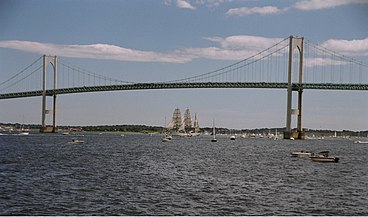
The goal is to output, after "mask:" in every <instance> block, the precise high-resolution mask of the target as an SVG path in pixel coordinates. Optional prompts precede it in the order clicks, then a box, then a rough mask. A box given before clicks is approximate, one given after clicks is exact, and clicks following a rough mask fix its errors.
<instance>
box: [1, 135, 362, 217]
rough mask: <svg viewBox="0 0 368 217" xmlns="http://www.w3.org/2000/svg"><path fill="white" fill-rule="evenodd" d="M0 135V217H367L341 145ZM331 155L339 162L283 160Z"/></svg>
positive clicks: (357, 161) (353, 162) (356, 168)
mask: <svg viewBox="0 0 368 217" xmlns="http://www.w3.org/2000/svg"><path fill="white" fill-rule="evenodd" d="M71 138H72V136H63V135H53V134H48V135H29V136H10V135H2V136H0V215H80V214H84V215H368V190H367V186H368V157H367V151H368V145H367V144H354V143H353V142H352V141H349V140H305V141H286V140H277V141H273V140H268V139H240V138H239V139H237V140H236V141H230V140H229V139H227V138H218V142H217V143H211V142H210V137H196V138H179V137H175V138H174V140H173V141H172V142H171V143H162V142H161V137H160V136H158V135H157V136H148V135H125V137H121V136H120V135H116V134H105V135H98V134H86V135H85V136H84V137H82V138H80V139H83V140H85V141H86V144H83V145H72V144H68V142H69V141H70V140H71ZM295 150H314V151H323V150H330V151H331V155H335V156H338V157H340V162H339V163H318V162H313V161H310V160H309V159H301V158H292V157H289V154H290V152H291V151H295Z"/></svg>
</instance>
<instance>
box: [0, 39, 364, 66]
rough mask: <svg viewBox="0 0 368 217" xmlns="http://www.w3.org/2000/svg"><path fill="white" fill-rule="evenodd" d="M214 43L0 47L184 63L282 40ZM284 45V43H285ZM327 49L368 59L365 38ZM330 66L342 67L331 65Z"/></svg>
mask: <svg viewBox="0 0 368 217" xmlns="http://www.w3.org/2000/svg"><path fill="white" fill-rule="evenodd" d="M204 39H205V40H208V41H211V42H214V43H215V44H214V45H213V46H210V47H189V48H182V49H177V50H174V51H171V52H167V53H162V52H154V51H142V50H134V49H129V48H124V47H119V46H116V45H109V44H90V45H60V44H50V43H39V42H32V41H15V40H14V41H0V47H2V48H10V49H16V50H21V51H25V52H31V53H38V54H50V55H56V56H63V57H76V58H90V59H109V60H117V61H132V62H133V61H134V62H168V63H186V62H190V61H192V60H194V59H201V58H203V59H214V60H234V61H238V60H242V59H245V58H248V57H250V56H253V55H255V54H257V53H259V52H260V51H262V50H265V49H267V48H269V47H271V46H273V45H275V44H276V43H278V42H280V41H282V40H283V39H282V38H267V37H259V36H250V35H234V36H229V37H225V38H222V37H205V38H204ZM286 43H287V41H286ZM320 46H322V47H325V48H327V49H329V50H333V51H336V52H337V53H339V54H343V55H347V56H368V38H366V39H362V40H351V41H348V40H336V39H330V40H327V41H325V42H323V43H321V44H320ZM308 61H309V62H310V63H311V64H312V63H314V64H316V63H317V64H331V62H332V61H331V60H322V59H320V60H308ZM333 64H343V63H342V62H333Z"/></svg>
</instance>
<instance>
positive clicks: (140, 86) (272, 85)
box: [0, 82, 368, 99]
mask: <svg viewBox="0 0 368 217" xmlns="http://www.w3.org/2000/svg"><path fill="white" fill-rule="evenodd" d="M287 86H288V85H287V83H276V82H191V83H181V82H180V83H134V84H121V85H105V86H83V87H72V88H60V89H56V90H55V91H54V90H47V91H46V95H48V96H50V95H52V94H53V93H54V92H55V93H56V95H60V94H73V93H87V92H102V91H119V90H148V89H190V88H263V89H287ZM300 89H303V90H304V89H315V90H368V84H332V83H304V84H302V85H299V84H296V83H295V84H293V90H300ZM34 96H42V90H36V91H27V92H17V93H3V94H0V99H11V98H24V97H34Z"/></svg>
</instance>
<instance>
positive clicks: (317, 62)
mask: <svg viewBox="0 0 368 217" xmlns="http://www.w3.org/2000/svg"><path fill="white" fill-rule="evenodd" d="M347 64H349V62H347V61H339V60H334V59H330V58H321V57H317V58H305V59H304V65H305V67H316V66H332V65H334V66H340V65H347Z"/></svg>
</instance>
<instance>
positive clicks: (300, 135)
mask: <svg viewBox="0 0 368 217" xmlns="http://www.w3.org/2000/svg"><path fill="white" fill-rule="evenodd" d="M303 47H304V38H303V37H300V38H299V37H294V36H290V41H289V65H288V89H287V106H286V109H287V111H286V130H285V132H284V139H291V138H293V139H304V138H305V133H304V131H303V128H302V95H303V89H302V83H303ZM295 48H297V49H298V51H299V76H298V77H299V85H298V88H297V89H295V88H294V87H293V80H292V74H293V70H292V68H293V51H294V49H295ZM293 91H298V109H292V97H293ZM292 115H298V119H297V122H298V123H297V131H296V132H295V131H294V132H292V129H291V119H292Z"/></svg>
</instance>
